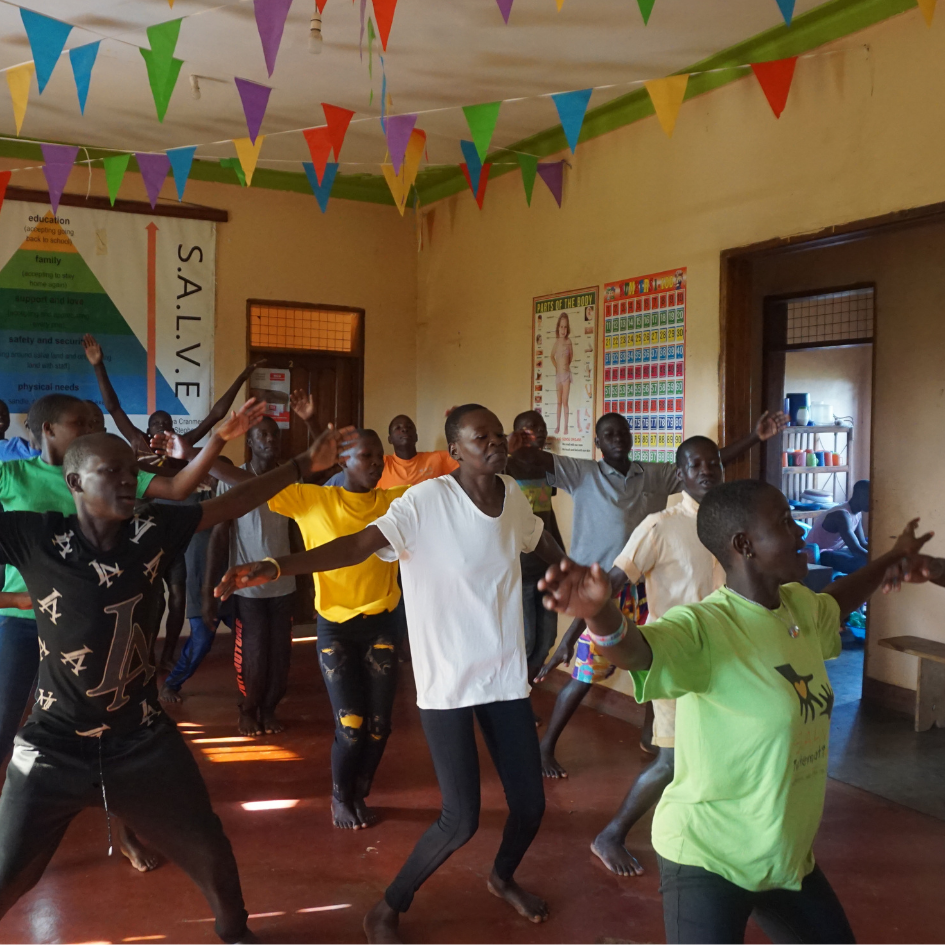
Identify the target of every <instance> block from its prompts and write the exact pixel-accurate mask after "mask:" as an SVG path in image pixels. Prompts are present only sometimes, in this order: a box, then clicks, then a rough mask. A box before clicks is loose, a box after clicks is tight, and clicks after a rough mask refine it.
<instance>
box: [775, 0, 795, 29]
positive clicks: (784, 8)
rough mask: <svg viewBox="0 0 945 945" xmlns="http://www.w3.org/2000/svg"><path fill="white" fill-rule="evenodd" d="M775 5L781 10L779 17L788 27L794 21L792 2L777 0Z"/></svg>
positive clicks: (792, 0)
mask: <svg viewBox="0 0 945 945" xmlns="http://www.w3.org/2000/svg"><path fill="white" fill-rule="evenodd" d="M777 3H778V6H779V7H780V8H781V16H783V17H784V22H785V23H787V25H788V26H790V25H791V20H792V19H794V0H777Z"/></svg>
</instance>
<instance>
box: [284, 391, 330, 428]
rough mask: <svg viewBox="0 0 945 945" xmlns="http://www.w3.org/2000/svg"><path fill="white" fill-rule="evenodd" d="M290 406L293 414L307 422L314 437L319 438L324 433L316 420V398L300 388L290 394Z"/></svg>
mask: <svg viewBox="0 0 945 945" xmlns="http://www.w3.org/2000/svg"><path fill="white" fill-rule="evenodd" d="M289 406H290V407H291V408H292V412H293V413H294V414H295V415H296V416H297V417H298V418H299V420H302V421H304V422H305V425H306V426H307V427H308V428H309V431H310V432H311V434H312V436H318V435H319V434H320V433H321V432H322V431H321V428H320V427H319V426H318V421H317V420H316V419H315V398H314V397H313V396H312V395H311V394H309V393H306V392H305V391H304V390H302V389H301V388H299V389H298V390H294V391H292V393H291V394H289Z"/></svg>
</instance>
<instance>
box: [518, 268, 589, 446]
mask: <svg viewBox="0 0 945 945" xmlns="http://www.w3.org/2000/svg"><path fill="white" fill-rule="evenodd" d="M597 296H598V288H597V286H592V287H590V288H587V289H577V290H575V291H573V292H565V293H561V294H557V295H544V296H541V297H540V298H537V299H535V300H534V301H533V303H532V316H533V321H532V345H533V346H532V377H533V380H532V388H533V390H532V404H533V406H534V409H535V410H537V411H538V412H539V413H540V414H541V415H542V416H543V417H544V418H545V423H546V424H547V425H548V434H549V435H548V449H550V450H551V451H552V452H553V453H559V454H560V455H562V456H574V457H576V458H578V459H593V458H594V417H595V409H594V396H595V393H596V391H597Z"/></svg>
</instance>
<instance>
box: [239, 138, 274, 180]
mask: <svg viewBox="0 0 945 945" xmlns="http://www.w3.org/2000/svg"><path fill="white" fill-rule="evenodd" d="M265 140H266V136H265V135H259V137H257V138H256V143H255V144H253V142H252V141H250V140H249V138H234V139H233V146H234V147H235V148H236V156H237V157H238V158H239V159H240V167H241V168H243V173H244V174H245V175H246V186H247V187H249V185H250V184H252V182H253V171H255V170H256V162H257V161H258V160H259V150H260V148H262V143H263V141H265Z"/></svg>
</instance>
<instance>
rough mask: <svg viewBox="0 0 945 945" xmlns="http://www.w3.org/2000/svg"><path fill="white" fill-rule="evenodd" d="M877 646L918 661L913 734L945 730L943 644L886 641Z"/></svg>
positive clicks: (920, 640) (904, 639)
mask: <svg viewBox="0 0 945 945" xmlns="http://www.w3.org/2000/svg"><path fill="white" fill-rule="evenodd" d="M879 645H880V646H885V647H888V648H889V649H890V650H897V651H898V652H900V653H908V654H909V655H910V656H917V657H918V658H919V668H918V671H917V672H916V686H915V730H916V731H917V732H927V731H928V730H929V729H930V728H931V727H932V726H933V725H936V726H938V728H945V643H938V642H936V641H935V640H926V639H924V638H922V637H887V638H886V639H885V640H880V641H879Z"/></svg>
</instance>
